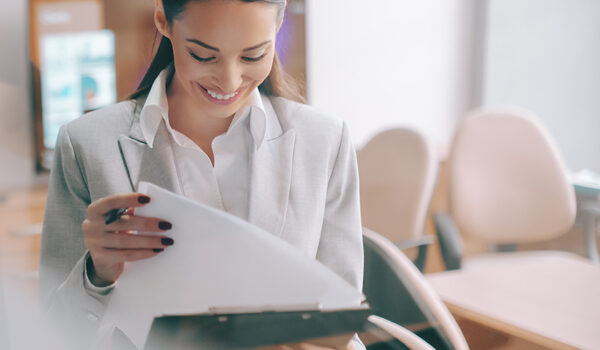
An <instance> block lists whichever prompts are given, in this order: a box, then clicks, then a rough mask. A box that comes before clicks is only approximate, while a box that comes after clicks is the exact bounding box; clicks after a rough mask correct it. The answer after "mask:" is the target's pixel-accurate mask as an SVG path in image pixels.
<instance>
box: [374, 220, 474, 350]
mask: <svg viewBox="0 0 600 350" xmlns="http://www.w3.org/2000/svg"><path fill="white" fill-rule="evenodd" d="M363 245H364V251H365V273H364V283H363V292H364V293H365V295H366V297H367V301H368V302H369V304H370V305H371V308H372V309H373V313H374V314H375V315H377V316H380V317H383V318H385V319H386V320H389V321H391V322H393V323H396V324H399V325H401V326H403V327H407V328H410V327H415V326H422V325H423V323H424V322H425V323H427V324H428V325H429V326H428V328H425V329H421V330H415V334H416V335H417V336H419V337H421V338H423V339H424V340H425V341H427V342H428V343H429V345H430V346H432V347H433V348H435V349H454V350H463V349H468V348H469V347H468V345H467V342H466V340H465V338H464V336H463V334H462V332H461V330H460V328H459V327H458V324H457V323H456V321H455V320H454V318H453V317H452V315H451V314H450V312H449V311H448V309H447V308H446V306H445V305H444V303H443V302H442V300H441V299H440V298H439V296H438V295H437V294H436V293H435V291H434V290H433V288H432V287H431V286H430V285H429V283H428V282H427V281H426V280H425V278H424V277H423V275H422V274H421V272H420V271H419V270H418V269H417V268H416V266H415V265H414V264H413V263H412V261H410V259H408V257H406V255H405V254H404V253H403V252H402V251H401V250H400V249H399V248H398V247H397V246H396V245H395V244H394V243H392V242H391V241H390V240H389V239H387V238H385V237H383V236H382V235H380V234H378V233H376V232H374V231H372V230H369V229H367V228H364V227H363ZM380 327H382V328H383V326H381V325H380ZM421 328H422V327H421Z"/></svg>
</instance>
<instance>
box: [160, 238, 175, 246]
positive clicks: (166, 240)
mask: <svg viewBox="0 0 600 350" xmlns="http://www.w3.org/2000/svg"><path fill="white" fill-rule="evenodd" d="M160 242H161V243H162V244H164V245H173V243H174V242H173V239H171V238H163V239H161V240H160Z"/></svg>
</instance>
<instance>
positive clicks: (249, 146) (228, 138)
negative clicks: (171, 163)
mask: <svg viewBox="0 0 600 350" xmlns="http://www.w3.org/2000/svg"><path fill="white" fill-rule="evenodd" d="M172 74H173V70H172V66H171V67H168V68H166V69H164V70H163V71H162V72H161V73H160V75H159V76H158V77H157V78H156V80H155V81H154V83H153V85H152V88H151V89H150V92H149V93H148V97H147V99H146V103H145V104H144V106H143V108H142V111H141V113H140V127H141V129H142V134H143V135H144V138H145V141H146V143H147V144H148V146H149V147H151V148H153V147H163V145H155V144H154V140H155V136H156V133H157V132H158V129H159V126H160V125H161V124H162V125H164V126H165V127H166V128H167V131H168V133H169V136H170V137H169V139H170V145H168V146H170V147H171V148H172V149H173V153H174V158H175V166H176V168H177V169H176V171H177V175H178V178H179V185H180V186H181V189H182V191H183V195H184V196H186V197H188V198H190V199H193V200H195V201H198V202H202V203H204V204H207V205H210V206H212V207H214V208H217V209H221V210H224V211H227V212H229V213H231V214H233V215H236V216H238V217H240V218H242V219H247V218H248V217H247V216H248V188H249V179H250V176H249V175H250V169H249V166H250V163H249V159H250V155H251V152H252V150H253V149H258V148H259V147H260V146H261V144H262V142H263V141H264V138H265V128H266V114H265V110H264V106H263V103H262V99H261V97H260V93H259V92H258V89H254V91H253V92H252V94H251V95H250V99H249V101H248V103H247V104H246V105H245V106H244V107H243V108H241V109H240V110H239V111H238V112H237V113H236V114H235V116H234V117H233V120H232V122H231V124H230V126H229V129H228V130H227V131H226V132H225V133H224V134H222V135H219V136H217V137H215V139H214V140H213V141H212V150H213V154H214V166H213V164H212V163H211V161H210V159H209V157H208V155H207V154H206V153H205V152H204V151H203V150H202V149H201V148H200V147H198V145H196V144H195V143H194V142H193V141H192V140H191V139H190V138H188V137H187V136H185V135H184V134H183V133H181V132H179V131H177V130H175V129H173V128H172V127H171V125H170V122H169V106H168V102H167V92H166V85H167V82H168V81H169V79H170V76H171V75H172Z"/></svg>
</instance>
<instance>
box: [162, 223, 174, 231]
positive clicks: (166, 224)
mask: <svg viewBox="0 0 600 350" xmlns="http://www.w3.org/2000/svg"><path fill="white" fill-rule="evenodd" d="M171 227H173V225H171V223H170V222H167V221H161V222H159V223H158V228H159V229H161V230H170V229H171Z"/></svg>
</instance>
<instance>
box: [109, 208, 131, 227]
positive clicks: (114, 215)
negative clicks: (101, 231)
mask: <svg viewBox="0 0 600 350" xmlns="http://www.w3.org/2000/svg"><path fill="white" fill-rule="evenodd" d="M126 212H127V208H118V209H113V210H111V211H109V212H108V214H106V221H105V223H106V224H107V225H110V224H112V223H113V222H115V221H117V220H119V218H120V217H121V216H123V215H125V213H126Z"/></svg>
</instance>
